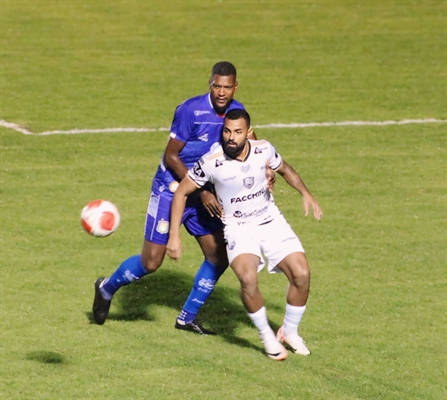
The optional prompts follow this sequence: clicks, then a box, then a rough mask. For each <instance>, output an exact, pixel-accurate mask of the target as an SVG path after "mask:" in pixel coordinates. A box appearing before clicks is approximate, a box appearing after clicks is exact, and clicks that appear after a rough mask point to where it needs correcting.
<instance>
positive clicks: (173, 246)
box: [166, 235, 182, 261]
mask: <svg viewBox="0 0 447 400" xmlns="http://www.w3.org/2000/svg"><path fill="white" fill-rule="evenodd" d="M166 254H167V255H168V256H169V257H171V258H172V259H173V260H176V261H177V260H178V259H179V258H180V256H181V255H182V241H181V239H180V237H175V236H172V235H170V236H169V240H168V243H167V244H166Z"/></svg>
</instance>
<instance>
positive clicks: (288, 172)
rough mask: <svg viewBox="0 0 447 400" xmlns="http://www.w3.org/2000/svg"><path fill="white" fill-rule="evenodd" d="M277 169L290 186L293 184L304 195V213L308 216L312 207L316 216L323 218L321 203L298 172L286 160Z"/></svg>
mask: <svg viewBox="0 0 447 400" xmlns="http://www.w3.org/2000/svg"><path fill="white" fill-rule="evenodd" d="M276 171H277V172H278V174H280V175H281V176H282V177H283V178H284V180H285V181H286V182H287V183H288V184H289V185H290V186H292V187H293V188H294V189H295V190H297V191H298V192H299V193H301V195H302V196H303V206H304V215H306V216H307V215H308V214H309V208H312V210H313V212H314V217H315V218H316V219H318V220H319V219H321V217H322V216H323V211H322V210H321V208H320V205H319V204H318V203H317V201H316V200H315V199H314V198H313V196H312V195H311V194H310V192H309V190H308V189H307V187H306V185H305V183H304V182H303V180H302V179H301V177H300V176H299V175H298V173H297V172H296V171H295V170H294V169H293V168H292V167H291V166H290V165H289V164H287V163H286V162H285V161H284V160H283V162H282V164H281V166H280V167H279V168H278V169H277V170H276Z"/></svg>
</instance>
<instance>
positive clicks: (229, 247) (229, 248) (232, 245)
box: [228, 240, 236, 250]
mask: <svg viewBox="0 0 447 400" xmlns="http://www.w3.org/2000/svg"><path fill="white" fill-rule="evenodd" d="M235 247H236V241H235V240H233V241H232V242H231V243H228V250H233V249H234V248H235Z"/></svg>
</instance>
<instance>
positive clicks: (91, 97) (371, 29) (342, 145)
mask: <svg viewBox="0 0 447 400" xmlns="http://www.w3.org/2000/svg"><path fill="white" fill-rule="evenodd" d="M0 6H1V9H0V12H1V22H2V23H1V30H2V31H1V33H2V35H1V48H0V50H1V53H2V61H1V72H2V74H1V91H2V102H1V114H0V118H3V119H6V120H8V121H11V122H16V123H21V124H23V125H24V126H27V127H28V128H29V129H31V130H32V131H34V132H40V131H43V130H51V129H72V128H105V127H116V126H134V127H142V126H144V127H150V128H152V127H167V126H169V123H170V120H171V118H172V113H173V110H174V107H175V106H176V105H177V104H178V103H179V102H181V101H183V100H184V99H185V98H187V97H189V96H192V95H195V94H200V93H202V92H204V91H205V90H206V80H207V78H208V74H209V69H210V67H211V66H212V64H213V63H214V62H215V61H218V60H220V59H229V60H231V61H233V62H234V63H235V64H236V66H237V67H238V71H239V81H240V90H239V92H238V93H237V98H238V99H239V100H241V101H243V102H244V103H245V105H246V106H247V108H248V110H249V112H250V113H251V115H252V117H253V122H254V123H255V124H268V123H272V122H283V123H287V122H315V121H329V120H334V121H344V120H389V119H393V120H397V119H406V118H446V112H445V110H446V98H445V91H444V90H443V89H445V68H446V60H445V51H443V49H444V48H445V38H443V36H442V33H443V32H445V27H444V21H445V16H446V14H445V3H444V2H349V3H347V2H337V3H335V2H332V3H319V2H314V3H301V2H226V1H223V2H214V1H209V2H208V1H206V2H189V1H185V2H176V3H173V2H120V1H114V2H99V1H97V2H96V1H93V2H81V1H78V2H50V1H45V2H43V1H33V2H24V1H14V2H10V1H2V2H1V3H0ZM0 134H1V138H2V155H1V166H2V176H1V181H2V186H1V189H2V212H1V236H2V242H1V243H2V248H1V254H2V255H1V261H2V262H1V274H2V279H1V299H0V300H1V313H2V324H1V334H2V338H1V348H2V352H1V365H0V368H1V383H0V384H1V386H0V396H1V397H2V398H11V399H12V398H14V399H20V398H27V399H28V398H33V399H50V398H51V399H53V398H154V399H163V398H185V397H186V398H210V399H230V398H234V399H296V398H304V399H340V400H345V399H374V400H375V399H403V398H404V399H424V400H425V399H441V398H445V397H446V394H447V393H446V390H445V382H446V376H445V371H446V350H447V349H446V334H445V332H446V316H445V306H446V270H445V259H446V252H445V247H446V246H445V244H446V240H445V239H446V234H445V232H446V231H445V228H446V225H445V217H446V207H445V206H446V190H445V177H446V170H445V165H446V163H445V161H446V154H445V150H446V149H445V140H446V135H445V125H444V124H431V125H406V126H388V127H359V128H356V127H333V128H329V127H324V128H309V129H293V130H292V129H290V130H267V129H263V130H260V131H258V136H259V137H263V138H267V139H269V140H271V141H272V142H273V143H274V144H275V146H276V147H277V149H278V151H279V152H280V153H281V154H282V155H283V157H284V158H285V159H286V160H287V161H288V162H289V163H290V164H291V165H293V166H294V167H295V168H296V169H297V170H298V171H299V172H300V174H301V175H302V177H303V178H304V180H305V181H306V182H307V184H308V186H309V188H310V190H311V191H312V192H313V193H314V194H315V195H316V197H317V198H318V200H319V201H320V203H321V205H322V207H323V210H324V212H325V217H324V219H323V220H322V221H321V222H319V223H318V222H316V221H313V220H312V219H311V218H307V219H305V218H304V217H303V216H302V210H301V199H300V197H299V195H298V194H296V193H294V191H293V190H292V189H291V188H290V187H287V185H286V184H284V183H283V182H281V181H278V183H277V185H276V189H275V192H276V200H277V203H278V204H279V206H280V208H281V209H282V210H283V212H284V214H285V215H286V217H287V218H288V220H289V222H290V223H291V224H292V226H293V227H294V229H295V230H296V232H297V233H298V234H299V236H300V238H301V239H302V241H303V244H304V246H305V248H306V250H307V253H308V258H309V260H310V264H311V269H312V273H313V276H312V289H311V291H312V292H311V297H310V301H309V308H308V312H307V313H306V315H305V317H304V320H303V323H302V328H301V333H302V335H303V336H304V338H305V339H306V341H307V342H308V344H309V347H310V348H311V350H312V351H313V354H312V355H311V356H310V357H307V358H305V357H299V356H294V355H292V354H290V356H289V358H288V359H287V360H286V361H285V362H283V363H275V362H272V361H270V360H268V359H267V358H266V357H265V356H263V355H262V346H261V343H260V341H259V339H258V337H257V333H256V330H255V328H254V327H252V325H251V324H250V321H249V320H248V317H247V316H246V314H245V311H244V310H243V307H242V305H241V303H240V300H239V297H238V283H237V280H236V278H235V276H234V274H233V273H232V272H231V271H228V272H227V273H226V274H225V275H224V276H223V277H222V279H221V281H220V282H219V284H218V286H217V288H216V290H215V292H214V293H213V295H212V297H211V298H210V301H209V302H208V303H207V304H206V306H205V307H204V308H203V310H202V312H201V319H202V320H203V321H204V322H205V325H206V326H207V327H211V328H213V329H215V330H216V331H218V332H219V336H217V337H209V338H205V337H200V336H196V335H192V334H187V333H184V332H179V331H176V330H174V329H173V324H174V320H175V317H176V315H177V314H178V311H179V310H180V308H181V306H182V304H183V302H184V300H185V298H186V296H187V294H188V292H189V290H190V287H191V284H192V279H193V276H194V274H195V272H196V270H197V267H198V264H199V263H200V260H201V256H200V252H199V251H198V248H197V246H196V244H195V243H194V241H193V240H191V239H190V238H188V237H187V236H186V235H185V243H184V246H185V250H184V255H183V258H182V259H181V261H180V262H179V263H174V262H172V261H169V260H166V262H165V264H164V266H163V267H162V268H161V269H160V271H158V272H157V273H156V274H155V275H153V276H149V277H146V278H144V279H142V280H141V281H140V282H138V283H137V284H134V285H130V286H128V287H126V288H123V289H122V290H120V292H118V294H117V296H116V298H115V299H114V301H113V304H112V309H111V318H110V319H109V320H108V321H107V322H106V324H105V325H104V326H102V327H100V326H96V325H93V324H90V317H91V314H90V309H91V301H92V299H93V281H94V279H95V278H96V277H97V276H100V275H105V274H109V273H111V272H112V271H113V270H114V269H115V268H116V266H117V265H118V264H119V263H120V262H121V261H122V260H123V259H124V258H126V257H127V256H129V255H132V254H135V253H137V252H138V251H139V249H140V245H141V241H142V225H143V222H144V216H145V210H146V205H147V198H148V194H149V188H150V181H151V178H152V175H153V173H154V171H155V168H156V166H157V164H158V161H159V158H160V155H161V153H162V151H163V148H164V146H165V144H166V140H167V139H166V137H167V135H166V133H151V134H141V133H127V134H125V133H119V134H108V135H78V136H66V135H61V136H49V137H32V136H24V135H22V134H20V133H17V132H13V131H10V130H6V129H3V128H0ZM95 198H107V199H109V200H111V201H113V202H115V203H116V205H117V206H118V207H119V209H120V212H121V215H122V224H121V226H120V228H119V229H118V231H117V232H115V233H114V234H113V235H112V236H110V237H108V238H105V239H94V238H92V237H90V236H88V235H86V234H85V233H84V232H83V231H82V228H81V227H80V224H79V214H80V211H81V209H82V207H83V206H84V205H85V204H86V203H87V202H88V201H90V200H93V199H95ZM259 278H260V286H261V290H262V292H263V294H264V297H265V299H266V305H267V309H268V315H269V319H270V321H271V323H272V325H273V326H274V327H275V328H278V327H279V325H280V323H281V321H282V318H283V313H284V302H285V299H284V293H285V289H286V280H285V277H284V276H271V275H268V274H266V273H261V274H260V276H259Z"/></svg>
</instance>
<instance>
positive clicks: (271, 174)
mask: <svg viewBox="0 0 447 400" xmlns="http://www.w3.org/2000/svg"><path fill="white" fill-rule="evenodd" d="M265 177H266V178H267V189H268V190H269V192H270V193H273V187H274V186H275V182H276V173H275V171H273V169H271V168H270V167H269V162H268V161H267V163H266V164H265Z"/></svg>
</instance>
